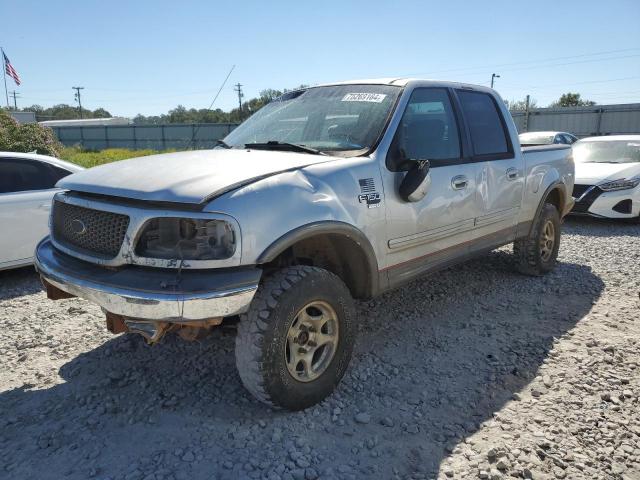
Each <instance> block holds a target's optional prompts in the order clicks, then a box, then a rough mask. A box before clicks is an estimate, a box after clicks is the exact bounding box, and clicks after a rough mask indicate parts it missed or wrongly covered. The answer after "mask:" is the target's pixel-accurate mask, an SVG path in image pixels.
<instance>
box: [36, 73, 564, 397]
mask: <svg viewBox="0 0 640 480" xmlns="http://www.w3.org/2000/svg"><path fill="white" fill-rule="evenodd" d="M573 183H574V165H573V160H572V157H571V150H570V148H569V146H565V145H553V146H544V147H533V148H527V149H521V148H520V144H519V142H518V134H517V131H516V128H515V126H514V124H513V121H512V119H511V116H510V115H509V112H508V110H507V109H506V107H505V103H504V102H503V101H502V100H501V98H500V97H499V96H498V95H497V94H496V92H494V91H493V90H490V89H488V88H484V87H479V86H474V85H466V84H460V83H450V82H439V81H438V82H436V81H427V80H412V79H385V80H369V81H355V82H345V83H338V84H331V85H324V86H318V87H312V88H307V89H304V90H298V91H294V92H289V93H286V94H285V95H283V96H282V97H280V98H279V99H277V100H276V101H274V102H272V103H270V104H268V105H267V106H265V107H264V108H262V109H261V110H260V111H258V112H257V113H256V114H255V115H253V116H252V117H251V118H250V119H248V120H247V121H246V122H244V123H243V124H242V125H240V126H239V127H238V128H237V129H236V130H234V131H233V132H232V133H231V134H229V135H228V136H227V137H226V138H225V139H224V141H220V142H219V144H218V146H217V147H216V148H214V149H212V150H206V151H186V152H178V153H169V154H162V155H155V156H150V157H145V158H139V159H134V160H127V161H123V162H118V163H113V164H109V165H105V166H100V167H96V168H92V169H89V170H86V171H83V172H80V173H76V174H74V175H71V176H69V177H66V178H64V179H63V180H61V181H60V182H59V184H58V186H59V187H61V188H63V189H64V191H63V192H62V193H59V194H58V195H56V197H55V198H54V201H53V208H52V213H51V220H50V224H51V235H50V236H49V237H48V238H46V239H45V240H43V241H42V242H41V243H40V244H39V246H38V247H37V250H36V267H37V269H38V271H39V273H40V275H41V278H42V280H43V283H44V285H45V287H46V290H47V295H48V297H49V298H51V299H61V298H69V297H72V296H78V297H82V298H85V299H87V300H89V301H91V302H94V303H96V304H98V305H100V306H101V307H102V309H103V310H104V312H105V314H106V322H107V328H108V329H109V330H110V331H112V332H114V333H119V332H136V333H141V334H142V335H144V336H145V337H146V338H147V340H148V341H149V342H150V343H154V342H157V341H158V340H160V339H161V338H162V337H163V335H165V334H166V333H167V332H176V333H178V334H179V335H181V336H182V337H184V338H186V339H196V338H199V337H201V336H202V335H203V334H205V333H206V332H208V331H209V330H210V329H212V328H215V326H217V325H220V324H221V323H223V322H229V323H234V322H237V323H238V333H237V337H236V363H237V368H238V371H239V374H240V378H241V379H242V382H243V383H244V385H245V386H246V387H247V389H248V390H249V391H250V392H251V393H252V394H253V395H255V397H257V398H258V399H259V400H261V401H263V402H265V403H267V404H270V405H272V406H276V407H283V408H287V409H302V408H306V407H308V406H310V405H313V404H315V403H317V402H319V401H321V400H322V399H323V398H325V397H326V396H327V395H329V394H330V393H331V392H332V391H333V389H334V388H335V387H336V385H337V384H338V382H339V381H340V379H341V378H342V376H343V375H344V373H345V370H346V368H347V365H348V363H349V360H350V357H351V352H352V349H353V345H354V341H355V337H356V331H357V318H356V315H355V309H354V300H353V299H354V298H358V299H362V298H370V297H373V296H375V295H379V294H380V293H382V292H385V291H388V290H390V289H393V288H395V287H398V286H400V285H402V284H404V283H406V282H409V281H411V280H414V279H416V278H418V277H419V276H421V275H423V274H426V273H429V272H433V271H435V270H437V269H441V268H445V267H448V266H450V265H453V264H455V263H458V262H461V261H463V260H466V259H468V258H470V257H473V256H475V255H478V254H482V253H484V252H488V251H490V250H492V249H494V248H497V247H500V246H502V245H506V244H509V243H513V245H514V262H515V264H516V266H517V268H518V269H519V270H520V271H522V272H524V273H526V274H532V275H540V274H544V273H546V272H548V271H550V270H551V269H553V268H554V265H555V262H556V257H557V254H558V248H559V246H560V224H561V219H562V218H563V217H564V215H566V214H567V212H568V211H569V210H570V209H571V207H572V205H573V198H572V197H571V191H572V188H573ZM390 320H392V319H390Z"/></svg>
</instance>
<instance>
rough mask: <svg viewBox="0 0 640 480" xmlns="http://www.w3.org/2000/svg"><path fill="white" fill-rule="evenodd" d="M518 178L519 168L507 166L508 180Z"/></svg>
mask: <svg viewBox="0 0 640 480" xmlns="http://www.w3.org/2000/svg"><path fill="white" fill-rule="evenodd" d="M516 178H518V169H517V168H514V167H511V168H507V180H515V179H516Z"/></svg>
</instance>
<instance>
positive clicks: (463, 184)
mask: <svg viewBox="0 0 640 480" xmlns="http://www.w3.org/2000/svg"><path fill="white" fill-rule="evenodd" d="M467 185H469V179H468V178H467V177H465V176H464V175H456V176H455V177H453V178H452V179H451V186H452V187H453V189H454V190H462V189H464V188H467Z"/></svg>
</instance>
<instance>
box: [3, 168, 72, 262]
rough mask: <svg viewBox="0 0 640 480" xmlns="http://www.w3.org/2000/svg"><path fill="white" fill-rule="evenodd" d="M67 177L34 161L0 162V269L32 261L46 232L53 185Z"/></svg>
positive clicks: (53, 192) (58, 170)
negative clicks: (37, 246) (36, 248)
mask: <svg viewBox="0 0 640 480" xmlns="http://www.w3.org/2000/svg"><path fill="white" fill-rule="evenodd" d="M69 173H70V172H67V171H66V170H64V169H61V168H58V167H54V166H52V165H49V164H48V163H45V162H40V161H38V160H30V159H22V158H0V228H1V229H2V234H0V267H2V266H3V264H4V266H8V265H9V264H12V263H23V262H24V263H27V262H28V261H29V260H30V259H31V257H33V252H34V250H35V247H36V244H37V243H38V242H39V241H40V240H41V239H42V238H44V237H45V236H46V235H47V234H48V231H49V226H48V224H49V211H50V209H51V200H52V197H53V195H54V194H55V192H56V191H58V190H56V189H55V188H54V185H55V183H56V182H57V180H58V179H59V178H62V177H63V176H65V175H68V174H69Z"/></svg>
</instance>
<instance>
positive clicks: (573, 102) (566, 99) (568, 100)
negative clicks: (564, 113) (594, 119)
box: [549, 92, 596, 107]
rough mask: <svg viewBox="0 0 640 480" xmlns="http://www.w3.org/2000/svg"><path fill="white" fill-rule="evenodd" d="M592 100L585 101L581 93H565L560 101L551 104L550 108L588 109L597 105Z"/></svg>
mask: <svg viewBox="0 0 640 480" xmlns="http://www.w3.org/2000/svg"><path fill="white" fill-rule="evenodd" d="M595 104H596V102H594V101H592V100H583V99H582V98H581V97H580V94H579V93H571V92H568V93H563V94H562V95H561V96H560V98H559V99H558V100H556V101H555V102H553V103H551V104H550V105H549V106H550V107H588V106H590V105H595Z"/></svg>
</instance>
